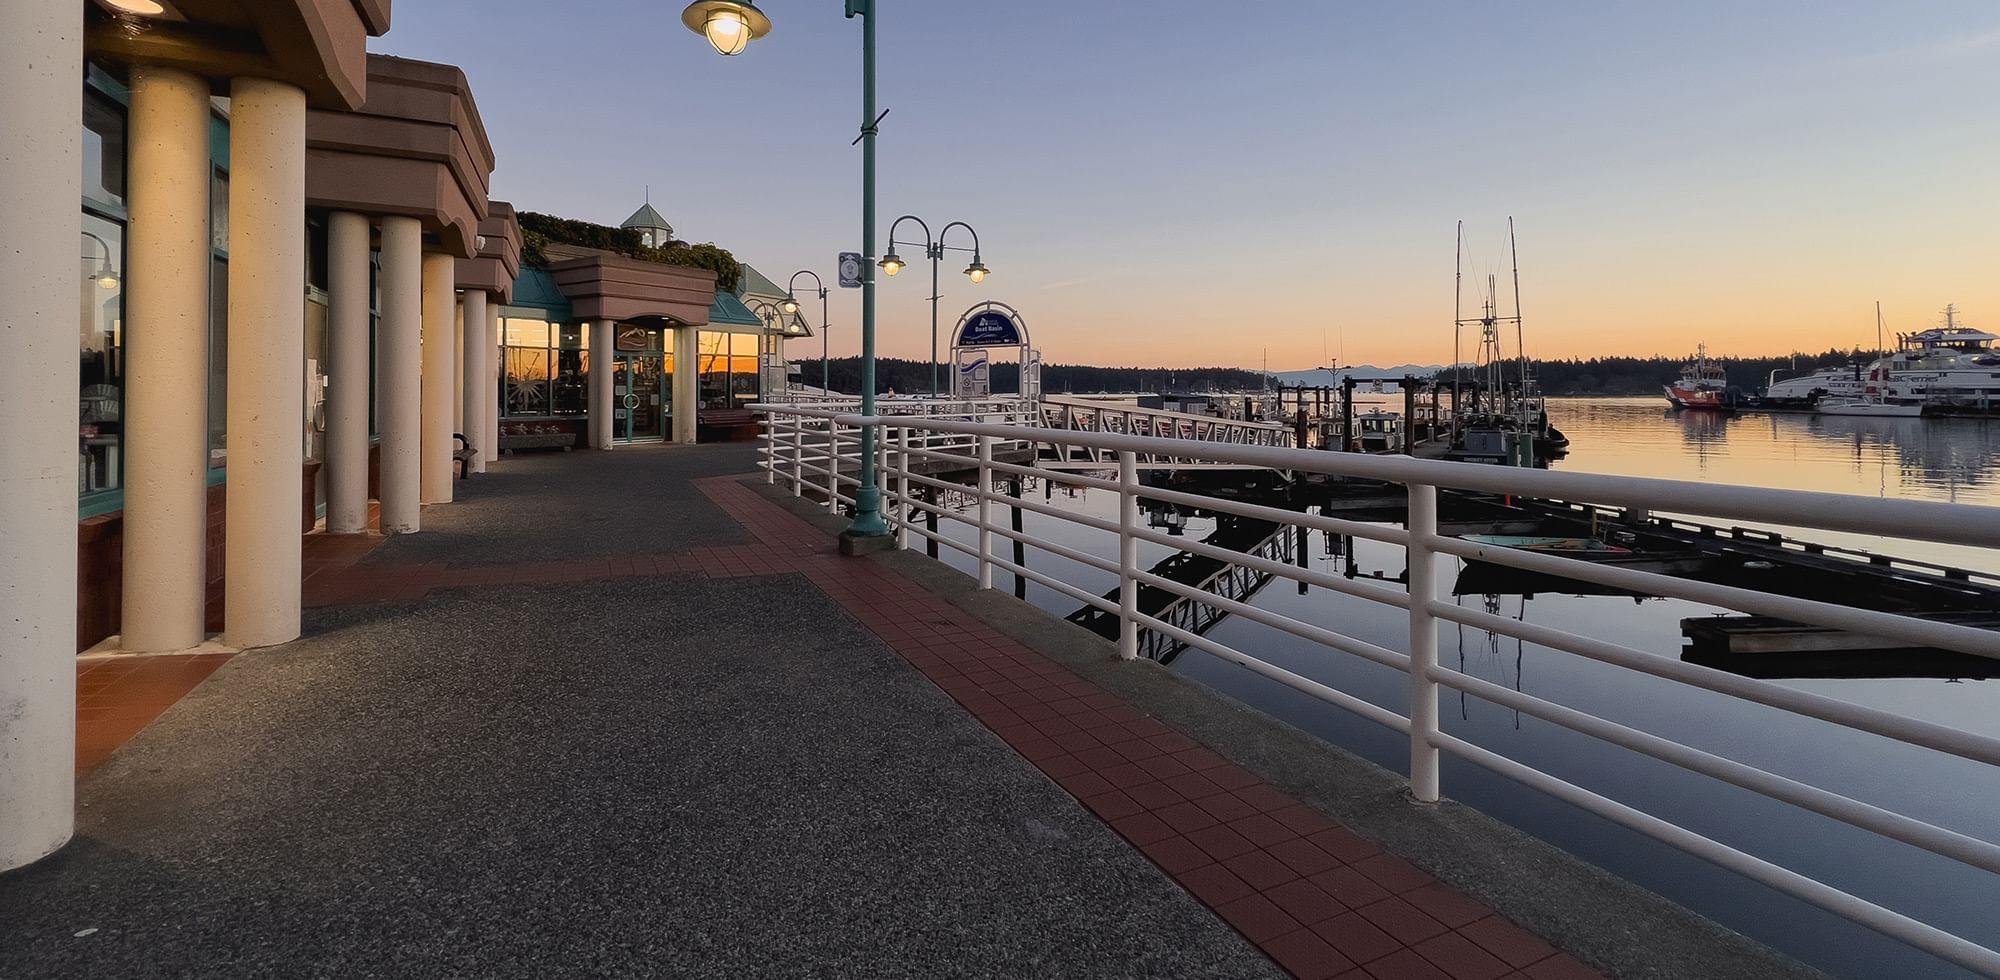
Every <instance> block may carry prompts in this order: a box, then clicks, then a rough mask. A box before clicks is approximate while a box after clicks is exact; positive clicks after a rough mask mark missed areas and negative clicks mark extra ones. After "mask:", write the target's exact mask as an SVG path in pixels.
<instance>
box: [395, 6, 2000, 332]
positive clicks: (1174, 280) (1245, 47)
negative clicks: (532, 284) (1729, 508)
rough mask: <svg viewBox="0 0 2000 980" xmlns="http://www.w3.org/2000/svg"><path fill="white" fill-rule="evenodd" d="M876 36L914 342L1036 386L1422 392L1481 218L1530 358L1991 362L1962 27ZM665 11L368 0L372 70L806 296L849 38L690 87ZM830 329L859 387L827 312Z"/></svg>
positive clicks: (853, 293) (1187, 27)
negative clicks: (435, 82) (999, 357)
mask: <svg viewBox="0 0 2000 980" xmlns="http://www.w3.org/2000/svg"><path fill="white" fill-rule="evenodd" d="M878 2H879V7H880V13H879V17H880V21H879V27H878V29H879V32H880V35H879V46H880V62H879V73H880V74H879V80H878V98H879V101H880V105H881V106H882V107H883V108H887V109H889V110H890V113H889V115H888V117H887V118H886V119H885V120H884V121H883V124H882V128H881V132H882V135H881V139H880V142H879V153H880V167H879V192H878V194H879V206H880V210H879V212H878V213H879V214H880V216H881V219H882V222H881V233H883V234H886V232H887V228H888V222H889V221H890V220H891V219H893V218H895V217H896V216H897V215H900V214H903V213H906V212H912V213H916V214H918V215H921V216H923V217H924V218H925V219H926V220H927V221H930V222H931V224H932V227H933V228H935V227H938V226H940V225H942V224H943V223H945V222H949V221H952V220H962V221H966V222H968V223H970V224H971V225H972V226H973V227H974V228H976V229H977V230H978V232H979V236H980V240H981V244H982V246H983V248H984V258H985V260H986V263H987V265H989V266H990V267H991V268H992V269H993V275H992V277H991V278H989V279H988V280H987V281H986V282H985V283H984V284H983V285H978V286H974V285H972V284H970V283H968V282H967V281H966V280H965V278H964V277H963V276H961V275H959V274H958V273H957V270H958V269H959V268H962V267H963V265H964V258H963V257H960V256H954V257H953V258H949V259H947V265H946V266H945V271H944V273H943V280H944V286H943V290H942V291H943V294H944V299H943V302H942V307H941V308H942V310H943V313H942V318H943V320H944V321H945V324H944V325H945V328H946V329H947V330H948V329H949V327H950V325H951V323H952V322H954V321H956V319H957V317H958V315H959V314H960V313H962V312H963V311H964V310H965V309H966V307H967V306H969V305H970V304H972V303H974V302H978V301H981V300H986V299H993V300H1000V301H1002V302H1006V303H1009V304H1012V305H1014V306H1016V307H1019V308H1020V310H1021V311H1022V313H1023V315H1024V317H1025V318H1026V320H1027V322H1028V324H1029V326H1030V329H1031V330H1032V332H1033V334H1034V337H1035V340H1036V343H1037V346H1039V347H1041V348H1042V350H1043V351H1044V355H1045V357H1046V359H1047V360H1049V361H1051V362H1060V363H1092V364H1107V365H1110V364H1132V365H1146V366H1153V365H1165V366H1192V365H1209V364H1226V365H1238V366H1247V367H1256V366H1258V365H1260V364H1262V363H1264V361H1265V358H1266V356H1267V352H1268V360H1269V364H1270V366H1271V367H1272V368H1273V369H1295V368H1304V367H1312V366H1316V365H1318V364H1321V363H1324V361H1323V360H1322V358H1323V356H1325V357H1340V356H1343V355H1344V359H1345V362H1347V363H1368V362H1372V363H1376V364H1399V363H1405V362H1420V363H1431V362H1440V361H1445V360H1448V359H1449V358H1450V357H1451V352H1452V329H1451V319H1452V263H1451V257H1450V253H1451V246H1452V240H1453V229H1454V225H1455V223H1456V222H1457V221H1458V220H1459V219H1464V221H1465V223H1466V239H1467V248H1468V254H1469V259H1470V261H1469V264H1468V267H1467V272H1468V275H1467V289H1466V303H1467V306H1468V308H1471V307H1475V306H1476V305H1477V301H1478V297H1477V295H1476V294H1475V291H1474V289H1473V283H1474V282H1479V283H1482V284H1483V281H1484V277H1485V275H1486V274H1487V273H1498V274H1499V275H1500V276H1501V279H1502V283H1503V285H1502V290H1503V298H1502V305H1503V306H1507V305H1511V299H1510V298H1508V297H1507V296H1506V287H1505V280H1506V277H1507V269H1506V252H1505V246H1506V221H1507V217H1508V216H1509V215H1510V214H1511V215H1513V216H1514V219H1515V222H1516V225H1517V227H1518V233H1519V239H1520V249H1521V264H1522V271H1521V279H1522V307H1523V309H1522V312H1523V314H1524V315H1525V317H1526V322H1527V337H1528V348H1529V352H1530V353H1531V354H1534V355H1537V356H1541V357H1566V356H1572V355H1590V354H1637V355H1646V354H1655V353H1658V354H1671V355H1679V354H1684V353H1687V352H1688V351H1691V350H1692V349H1693V348H1694V346H1695V344H1696V343H1698V342H1706V343H1707V344H1708V346H1709V349H1710V351H1711V353H1718V354H1724V355H1752V354H1768V353H1782V352H1784V351H1788V350H1811V351H1818V350H1824V349H1826V348H1828V347H1831V346H1852V345H1855V344H1865V345H1869V346H1872V344H1873V338H1874V330H1875V327H1874V322H1875V321H1874V303H1875V302H1876V301H1877V300H1880V301H1881V303H1882V306H1883V311H1884V314H1885V316H1886V317H1887V320H1888V323H1889V327H1890V329H1891V330H1913V329H1918V328H1921V327H1924V326H1928V325H1930V324H1931V323H1932V322H1934V321H1935V320H1936V319H1937V311H1938V310H1939V309H1941V308H1942V307H1943V306H1944V305H1945V304H1946V303H1948V302H1950V303H1956V304H1957V305H1958V306H1959V308H1960V310H1961V311H1962V312H1963V314H1964V318H1965V319H1966V320H1967V321H1968V322H1970V323H1971V324H1972V325H1974V326H1979V327H1983V328H1985V329H1989V330H1995V329H1996V328H2000V267H1996V258H2000V247H1996V246H2000V181H1996V179H1995V175H1996V173H2000V125H1996V121H2000V116H1996V113H1995V108H1994V101H1993V100H1994V93H1995V92H2000V5H1996V4H1994V3H1993V2H1991V0H1970V2H1946V0H1910V2H1889V0H1882V2H1874V3H1857V2H1846V0H1818V2H1812V3H1807V2H1804V0H1787V2H1769V3H1741V2H1707V0H1688V2H1678V3H1667V4H1662V3H1631V2H1604V3H1595V2H1583V0H1544V2H1537V3H1523V4H1496V3H1475V2H1470V0H1468V2H1455V3H1445V2H1426V0H1409V2H1396V3H1387V2H1369V3H1360V2H1332V0H1326V2H1307V0H1293V2H1284V3H1280V2H1259V0H1239V2H1234V3H1215V2H1207V3H1196V2H1191V0H1147V2H1138V0H1118V2H1109V0H1100V2H1090V3H1075V2H1069V3H1056V2H1048V0H1008V2H983V3H980V2H970V0H947V2H936V0H933V2H928V3H917V2H911V0H878ZM682 6H683V4H682V3H681V2H680V0H587V2H573V3H568V4H561V5H552V4H548V3H544V2H535V3H529V2H526V0H486V2H480V3H473V2H470V0H449V2H446V0H436V2H428V3H409V4H401V3H399V4H398V5H397V8H396V11H395V13H396V20H395V29H394V30H393V31H391V32H390V33H389V34H388V35H387V36H386V37H385V38H383V39H382V40H380V41H378V42H375V43H374V44H373V45H371V46H372V47H373V48H374V49H375V50H378V51H381V52H384V53H388V54H394V55H401V56H405V57H411V58H421V59H425V60H432V61H442V62H447V63H454V64H458V65H461V66H463V67H464V69H465V71H466V73H467V75H469V76H470V78H471V81H472V87H473V93H474V96H475V97H476V98H477V100H478V104H479V109H480V113H481V115H482V116H483V118H484V120H485V125H486V129H487V132H488V133H489V135H490V136H491V138H492V141H493V144H494V148H495V152H496V154H497V159H498V164H497V168H496V171H495V174H494V178H493V196H494V197H495V198H496V199H501V200H509V201H512V202H513V203H514V204H515V206H516V207H519V208H522V209H524V210H533V211H544V212H551V213H555V214H560V215H563V216H566V217H574V218H582V219H586V220H592V221H599V222H604V223H608V224H616V223H617V222H619V221H621V220H623V219H624V218H625V217H626V216H627V215H628V214H630V213H631V212H632V211H633V210H634V209H635V208H636V207H638V205H639V204H640V203H641V201H642V199H643V193H644V188H645V187H646V186H647V185H649V184H650V185H651V187H652V202H653V204H654V206H656V207H657V208H659V209H660V210H661V211H662V212H663V213H664V214H665V215H666V216H667V218H668V220H669V221H671V222H672V223H673V225H674V228H675V231H676V234H677V235H678V236H679V237H681V238H684V239H687V240H689V241H696V242H701V241H713V242H715V243H717V244H720V245H722V246H725V247H727V248H729V249H731V250H732V251H733V252H734V253H735V254H736V256H737V257H738V258H739V259H742V260H744V261H747V262H749V263H751V264H753V265H755V266H757V267H758V268H759V269H760V270H762V271H763V272H764V273H765V274H766V275H769V276H770V277H771V278H773V279H776V280H778V281H779V282H780V283H783V282H784V281H785V279H786V278H787V277H788V276H789V275H790V274H791V273H792V272H793V270H796V269H801V268H810V269H813V270H815V271H817V272H818V273H819V274H820V275H821V276H823V277H826V278H827V279H828V281H829V283H831V280H832V278H833V264H834V261H833V260H834V255H835V253H837V252H840V251H843V250H859V248H860V214H859V211H860V170H861V153H860V150H859V148H858V147H851V146H849V142H850V141H851V140H852V139H853V138H854V136H855V135H856V133H857V131H858V127H859V125H860V118H859V117H860V112H861V110H860V74H861V70H860V65H861V32H860V28H859V22H858V21H851V20H847V19H845V18H844V17H842V15H841V12H842V5H841V3H840V0H768V2H765V3H761V4H760V7H762V8H763V9H765V10H766V11H767V12H768V13H769V15H770V16H771V19H772V20H773V22H774V24H775V26H774V29H773V31H772V33H771V35H770V36H769V37H766V38H764V39H762V40H760V41H757V42H755V43H753V44H751V45H750V47H749V49H748V50H747V51H745V52H744V53H743V54H742V55H740V56H738V57H734V58H723V57H720V56H718V55H716V54H715V53H714V52H713V51H712V50H711V49H710V48H709V47H708V45H707V43H706V42H705V41H703V40H702V39H701V38H699V37H697V36H695V35H694V34H691V33H689V32H688V31H687V30H686V29H685V28H683V27H682V26H681V24H680V19H679V15H680V10H681V7H682ZM905 229H906V231H907V232H908V234H909V235H914V234H915V232H914V226H912V225H905ZM878 251H879V248H878ZM899 251H901V252H902V254H903V255H904V257H905V258H912V257H920V254H921V249H920V248H916V249H912V248H902V249H900V250H899ZM928 278H929V274H928V269H927V267H926V266H925V265H923V264H922V263H919V264H916V265H913V266H912V267H911V268H910V269H909V270H907V271H905V272H904V273H903V274H902V275H900V276H897V277H896V278H894V279H885V280H883V281H882V284H881V286H880V289H879V293H880V297H881V322H880V332H881V341H880V352H881V353H882V354H883V355H885V356H906V357H923V356H926V354H927V351H928V347H929V323H930V313H929V309H930V307H929V303H928V302H927V297H928V294H929V290H928V288H927V287H928V285H929V282H928ZM814 307H815V309H814V314H815V315H816V312H817V311H816V304H814ZM831 315H832V320H833V330H832V333H831V336H832V345H833V351H834V353H835V354H836V355H839V354H841V353H853V352H854V351H856V350H857V349H858V346H859V344H858V329H857V326H858V324H859V321H860V299H859V290H836V291H835V293H834V297H833V307H832V314H831ZM794 343H795V345H796V346H795V349H794V350H793V351H792V353H793V356H795V357H800V356H804V355H806V353H807V350H806V349H807V348H808V347H809V348H810V349H811V352H812V353H813V354H814V355H816V354H817V351H818V343H819V342H818V341H817V340H812V341H802V342H794ZM1510 345H1511V341H1510ZM1510 353H1511V350H1510Z"/></svg>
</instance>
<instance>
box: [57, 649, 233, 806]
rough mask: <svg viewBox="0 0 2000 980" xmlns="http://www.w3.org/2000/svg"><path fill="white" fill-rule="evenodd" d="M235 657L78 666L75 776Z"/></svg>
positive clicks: (96, 660)
mask: <svg viewBox="0 0 2000 980" xmlns="http://www.w3.org/2000/svg"><path fill="white" fill-rule="evenodd" d="M231 656H233V654H227V653H199V654H159V655H151V656H145V655H141V656H114V657H96V656H92V657H83V658H80V659H78V660H77V662H76V774H77V776H78V777H79V778H81V777H83V776H84V775H87V774H88V773H89V772H90V771H91V770H93V769H96V768H97V767H98V766H99V765H102V764H103V762H104V760H105V759H107V758H109V757H110V756H111V753H112V751H113V750H115V749H117V748H118V747H119V746H120V745H124V744H125V743H126V742H127V741H128V740H130V739H131V738H132V736H134V735H137V734H139V730H140V729H142V728H145V727H146V726H147V725H150V724H152V723H153V719H155V718H158V717H159V716H160V712H162V711H165V710H167V709H168V708H170V707H173V705H174V702H176V701H179V700H180V699H181V698H183V697H186V696H187V692H189V691H192V690H194V689H195V686H196V685H198V684H200V683H201V682H202V681H204V680H207V679H208V675H210V674H212V673H215V669H216V668H217V667H220V666H222V665H223V664H225V663H228V662H229V658H230V657H231Z"/></svg>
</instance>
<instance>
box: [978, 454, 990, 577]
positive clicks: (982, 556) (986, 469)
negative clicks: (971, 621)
mask: <svg viewBox="0 0 2000 980" xmlns="http://www.w3.org/2000/svg"><path fill="white" fill-rule="evenodd" d="M992 482H993V437H992V436H984V435H983V436H980V437H979V483H978V485H977V486H976V487H974V490H975V491H976V492H977V493H978V495H979V587H980V588H982V589H990V588H992V587H993V514H992V505H991V497H992V493H991V492H990V491H989V490H988V489H987V488H988V487H989V486H990V485H991V484H992Z"/></svg>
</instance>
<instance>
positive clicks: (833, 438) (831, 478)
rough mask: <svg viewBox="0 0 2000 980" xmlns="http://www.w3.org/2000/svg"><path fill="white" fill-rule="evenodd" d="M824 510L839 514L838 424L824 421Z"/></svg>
mask: <svg viewBox="0 0 2000 980" xmlns="http://www.w3.org/2000/svg"><path fill="white" fill-rule="evenodd" d="M826 509H827V512H828V513H832V514H838V513H840V422H839V421H838V420H836V419H827V420H826Z"/></svg>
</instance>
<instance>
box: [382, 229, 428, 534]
mask: <svg viewBox="0 0 2000 980" xmlns="http://www.w3.org/2000/svg"><path fill="white" fill-rule="evenodd" d="M423 254H424V253H423V227H422V226H421V225H420V224H418V222H417V219H415V218H404V217H385V218H383V219H382V272H381V279H380V282H379V283H378V287H379V289H380V291H381V297H380V300H381V306H382V314H381V319H380V320H379V321H377V323H376V324H375V428H376V431H378V432H379V433H380V434H381V436H382V441H381V448H380V451H381V454H382V465H381V474H380V486H378V487H377V488H376V491H375V495H376V498H377V499H379V500H381V501H382V533H383V534H412V533H415V532H416V531H417V530H419V529H420V528H422V526H423V481H422V473H423V441H424V430H423V398H422V394H421V392H422V384H423V330H422V324H423V288H422V284H423V264H424V258H423Z"/></svg>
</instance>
